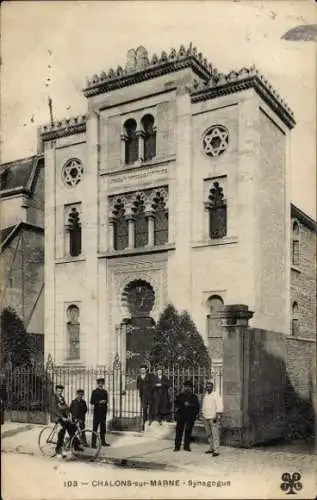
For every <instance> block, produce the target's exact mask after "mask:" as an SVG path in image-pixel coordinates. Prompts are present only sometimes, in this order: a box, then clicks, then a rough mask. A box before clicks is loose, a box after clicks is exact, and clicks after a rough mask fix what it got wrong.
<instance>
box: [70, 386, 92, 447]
mask: <svg viewBox="0 0 317 500" xmlns="http://www.w3.org/2000/svg"><path fill="white" fill-rule="evenodd" d="M84 395H85V391H84V390H83V389H78V390H77V391H76V398H75V399H73V401H72V402H71V404H70V412H71V414H72V417H73V418H75V419H77V420H78V421H79V427H80V428H81V429H82V430H83V429H85V427H86V413H87V411H88V408H87V404H86V401H85V400H84ZM82 437H83V444H84V446H88V443H87V440H86V434H85V432H83V433H82Z"/></svg>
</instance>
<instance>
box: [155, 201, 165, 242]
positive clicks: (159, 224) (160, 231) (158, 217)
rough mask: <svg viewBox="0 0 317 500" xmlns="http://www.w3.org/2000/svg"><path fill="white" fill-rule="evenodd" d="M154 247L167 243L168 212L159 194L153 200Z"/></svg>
mask: <svg viewBox="0 0 317 500" xmlns="http://www.w3.org/2000/svg"><path fill="white" fill-rule="evenodd" d="M153 208H154V214H155V216H154V245H164V244H165V243H167V242H168V210H167V208H166V203H165V199H164V197H163V196H162V194H161V193H159V192H158V193H157V195H156V197H155V198H154V205H153Z"/></svg>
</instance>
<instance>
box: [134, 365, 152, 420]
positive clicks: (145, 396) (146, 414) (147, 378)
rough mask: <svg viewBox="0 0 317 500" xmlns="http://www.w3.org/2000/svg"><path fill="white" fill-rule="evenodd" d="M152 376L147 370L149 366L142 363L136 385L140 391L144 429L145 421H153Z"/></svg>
mask: <svg viewBox="0 0 317 500" xmlns="http://www.w3.org/2000/svg"><path fill="white" fill-rule="evenodd" d="M152 378H153V375H152V374H151V373H149V372H148V371H147V366H146V365H141V366H140V374H139V375H138V377H137V380H136V386H137V389H138V391H139V396H140V402H141V409H142V418H143V430H144V428H145V422H147V421H148V420H149V421H150V422H151V420H152V415H150V409H151V407H150V405H151V391H152Z"/></svg>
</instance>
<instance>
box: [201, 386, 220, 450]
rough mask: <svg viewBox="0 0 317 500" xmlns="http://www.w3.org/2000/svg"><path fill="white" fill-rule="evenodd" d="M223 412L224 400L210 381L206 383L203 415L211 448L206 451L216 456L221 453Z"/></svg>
mask: <svg viewBox="0 0 317 500" xmlns="http://www.w3.org/2000/svg"><path fill="white" fill-rule="evenodd" d="M222 412H223V408H222V400H221V398H220V396H219V395H218V394H217V393H216V392H214V384H213V382H211V381H208V382H207V383H206V392H205V395H204V397H203V401H202V417H203V420H204V424H205V429H206V434H207V437H208V442H209V450H207V451H206V453H210V454H212V455H213V456H214V457H217V456H218V455H219V444H220V424H221V416H222Z"/></svg>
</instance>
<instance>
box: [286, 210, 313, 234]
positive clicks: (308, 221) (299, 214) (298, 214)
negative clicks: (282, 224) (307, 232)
mask: <svg viewBox="0 0 317 500" xmlns="http://www.w3.org/2000/svg"><path fill="white" fill-rule="evenodd" d="M291 217H292V218H294V219H298V220H299V221H300V222H301V223H302V224H303V225H304V226H306V227H308V229H311V230H312V231H314V232H315V233H316V232H317V222H316V221H315V220H314V219H312V218H311V217H309V215H307V214H306V213H305V212H303V211H302V210H301V209H300V208H298V207H297V206H296V205H294V203H291Z"/></svg>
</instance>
